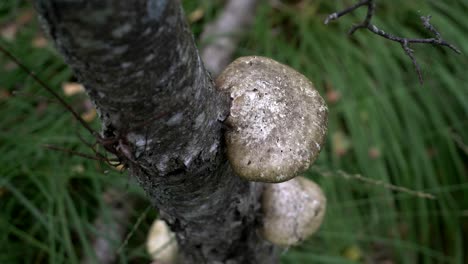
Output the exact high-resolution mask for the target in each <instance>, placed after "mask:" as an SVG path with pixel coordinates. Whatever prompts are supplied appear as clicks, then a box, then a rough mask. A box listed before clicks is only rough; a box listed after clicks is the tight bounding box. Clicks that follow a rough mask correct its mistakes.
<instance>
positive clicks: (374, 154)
mask: <svg viewBox="0 0 468 264" xmlns="http://www.w3.org/2000/svg"><path fill="white" fill-rule="evenodd" d="M369 157H370V158H371V159H378V158H380V150H379V149H378V148H377V147H370V148H369Z"/></svg>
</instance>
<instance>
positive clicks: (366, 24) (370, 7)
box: [324, 0, 461, 84]
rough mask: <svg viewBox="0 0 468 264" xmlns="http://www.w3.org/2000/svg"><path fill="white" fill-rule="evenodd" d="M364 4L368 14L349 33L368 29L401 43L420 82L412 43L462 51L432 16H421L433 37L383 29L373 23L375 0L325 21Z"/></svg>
mask: <svg viewBox="0 0 468 264" xmlns="http://www.w3.org/2000/svg"><path fill="white" fill-rule="evenodd" d="M362 6H367V14H366V17H365V19H364V20H363V21H362V22H361V23H359V24H357V25H354V26H352V27H351V29H350V30H349V32H348V33H349V34H350V35H352V34H353V33H354V32H356V31H357V30H358V29H367V30H369V31H370V32H372V33H374V34H376V35H378V36H381V37H383V38H385V39H388V40H391V41H395V42H398V43H400V44H401V46H402V48H403V50H404V51H405V54H406V55H408V57H409V58H410V59H411V62H412V63H413V66H414V68H415V70H416V73H417V74H418V78H419V82H420V83H421V84H422V83H423V77H422V72H421V68H420V66H419V64H418V62H417V61H416V57H415V56H414V50H413V49H411V47H410V44H411V43H421V44H432V45H435V46H442V47H448V48H449V49H451V50H453V51H454V52H456V53H458V54H460V53H461V52H460V50H459V49H458V48H456V47H455V46H454V45H452V44H450V43H448V42H447V41H445V40H444V39H443V38H442V36H441V34H440V33H439V31H437V30H436V29H435V27H434V26H433V25H432V24H431V23H430V19H431V16H421V21H422V24H423V26H424V28H425V29H426V30H428V31H430V32H431V33H432V34H433V35H434V37H432V38H404V37H399V36H396V35H393V34H390V33H387V32H385V31H383V30H382V29H380V28H378V27H377V26H376V25H374V24H372V23H371V20H372V18H373V16H374V14H375V7H376V4H375V0H361V1H359V2H358V3H356V4H355V5H353V6H350V7H348V8H346V9H344V10H342V11H339V12H335V13H332V14H330V15H328V16H327V18H326V19H325V21H324V23H325V24H328V23H330V21H333V20H337V19H338V18H340V17H342V16H344V15H347V14H349V13H352V12H353V11H354V10H356V9H358V8H360V7H362Z"/></svg>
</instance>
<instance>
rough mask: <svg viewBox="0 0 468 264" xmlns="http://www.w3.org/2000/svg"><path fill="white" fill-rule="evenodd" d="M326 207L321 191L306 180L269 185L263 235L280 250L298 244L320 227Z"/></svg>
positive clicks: (265, 198) (264, 210)
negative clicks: (279, 247) (281, 247)
mask: <svg viewBox="0 0 468 264" xmlns="http://www.w3.org/2000/svg"><path fill="white" fill-rule="evenodd" d="M326 203H327V200H326V198H325V196H324V195H323V192H322V190H321V189H320V187H319V186H318V185H317V184H316V183H314V182H313V181H311V180H309V179H306V178H304V177H296V178H294V179H292V180H289V181H287V182H282V183H277V184H267V186H266V188H265V190H264V192H263V196H262V210H263V225H262V226H261V228H260V229H259V232H260V235H261V236H262V237H263V238H264V239H266V240H268V241H270V242H272V243H273V244H275V245H278V246H284V247H288V246H291V245H294V244H297V243H299V242H300V241H302V240H304V239H305V238H307V237H308V236H310V235H312V234H313V233H315V232H316V231H317V229H318V228H319V227H320V225H321V224H322V221H323V217H324V215H325V209H326Z"/></svg>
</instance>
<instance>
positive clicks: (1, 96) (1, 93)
mask: <svg viewBox="0 0 468 264" xmlns="http://www.w3.org/2000/svg"><path fill="white" fill-rule="evenodd" d="M10 97H11V93H10V91H8V90H7V89H4V88H0V102H1V101H6V100H7V99H8V98H10Z"/></svg>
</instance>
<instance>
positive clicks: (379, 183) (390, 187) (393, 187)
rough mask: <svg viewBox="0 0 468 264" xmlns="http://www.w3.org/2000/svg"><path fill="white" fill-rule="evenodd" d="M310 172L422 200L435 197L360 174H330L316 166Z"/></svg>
mask: <svg viewBox="0 0 468 264" xmlns="http://www.w3.org/2000/svg"><path fill="white" fill-rule="evenodd" d="M312 170H313V171H315V172H317V173H319V174H320V175H322V176H325V177H331V176H340V177H342V178H344V179H352V180H357V181H360V182H364V183H367V184H372V185H376V186H381V187H383V188H385V189H388V190H392V191H396V192H401V193H406V194H409V195H413V196H416V197H419V198H423V199H430V200H435V199H436V197H435V196H434V195H433V194H430V193H426V192H422V191H418V190H412V189H409V188H406V187H403V186H398V185H394V184H391V183H388V182H385V181H382V180H375V179H371V178H367V177H364V176H362V175H361V174H349V173H347V172H344V171H342V170H338V171H335V172H332V171H328V170H325V169H323V168H319V167H317V166H315V167H312Z"/></svg>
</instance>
